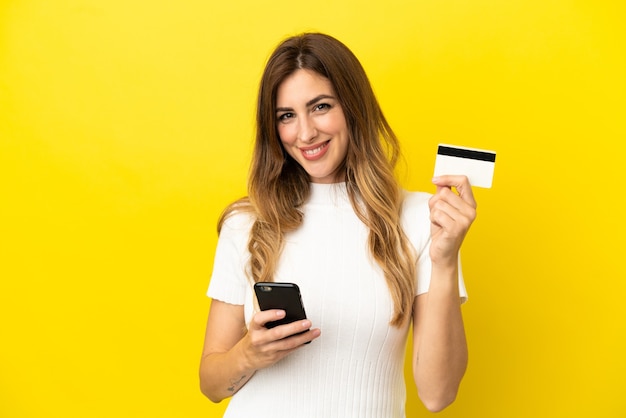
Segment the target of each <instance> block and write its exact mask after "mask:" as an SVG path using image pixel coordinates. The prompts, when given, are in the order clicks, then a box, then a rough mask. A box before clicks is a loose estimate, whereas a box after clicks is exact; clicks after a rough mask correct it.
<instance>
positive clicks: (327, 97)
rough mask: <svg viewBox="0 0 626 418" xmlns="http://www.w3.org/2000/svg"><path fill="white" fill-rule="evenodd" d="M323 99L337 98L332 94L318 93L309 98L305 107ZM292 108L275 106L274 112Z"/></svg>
mask: <svg viewBox="0 0 626 418" xmlns="http://www.w3.org/2000/svg"><path fill="white" fill-rule="evenodd" d="M324 99H333V100H337V99H336V98H335V97H334V96H331V95H329V94H320V95H319V96H316V97H314V98H313V99H311V100H309V101H308V102H306V107H309V106H312V105H314V104H315V103H317V102H319V101H321V100H324ZM291 110H293V109H292V108H290V107H277V108H276V112H288V111H291Z"/></svg>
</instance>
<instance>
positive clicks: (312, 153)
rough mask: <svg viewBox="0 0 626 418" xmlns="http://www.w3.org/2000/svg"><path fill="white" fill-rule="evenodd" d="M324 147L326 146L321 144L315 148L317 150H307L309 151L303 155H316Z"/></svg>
mask: <svg viewBox="0 0 626 418" xmlns="http://www.w3.org/2000/svg"><path fill="white" fill-rule="evenodd" d="M324 145H326V144H322V145H320V146H319V147H317V148H315V149H309V150H306V151H304V153H305V154H306V155H315V154H317V153H318V152H320V151H321V150H322V148H324Z"/></svg>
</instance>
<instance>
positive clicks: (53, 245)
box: [0, 0, 626, 418]
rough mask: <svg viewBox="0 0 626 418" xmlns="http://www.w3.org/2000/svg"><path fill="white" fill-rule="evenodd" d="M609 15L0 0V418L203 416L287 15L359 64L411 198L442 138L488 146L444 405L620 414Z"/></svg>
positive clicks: (614, 72) (563, 7)
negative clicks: (220, 299) (224, 270)
mask: <svg viewBox="0 0 626 418" xmlns="http://www.w3.org/2000/svg"><path fill="white" fill-rule="evenodd" d="M625 4H626V3H624V2H623V1H622V0H619V1H618V0H613V1H611V0H605V1H592V0H580V1H573V0H571V1H568V0H509V1H498V0H474V1H464V0H417V1H407V0H405V1H402V0H387V1H382V2H379V1H364V0H358V1H357V0H350V1H326V2H324V1H322V2H297V3H294V2H286V3H285V2H262V1H255V0H247V1H239V2H237V1H223V2H212V1H208V2H207V1H200V0H189V1H182V2H173V1H172V2H166V1H122V0H107V1H104V0H66V1H44V0H30V1H29V0H3V1H2V2H0V202H1V204H0V417H7V418H35V417H36V418H39V417H111V416H115V417H218V416H221V412H222V411H223V409H224V407H225V405H224V404H221V405H213V404H211V403H210V402H209V401H208V400H206V399H205V398H203V397H202V395H201V394H200V392H199V389H198V382H197V380H198V379H197V366H198V361H199V356H200V350H201V346H202V339H203V332H204V323H205V320H206V314H207V311H208V306H209V299H208V298H206V297H205V291H206V288H207V285H208V279H209V275H210V272H211V267H212V257H213V251H214V247H215V243H216V239H217V235H216V229H215V223H216V220H217V217H218V214H219V212H220V211H221V209H222V208H223V207H224V206H225V205H226V204H227V203H228V202H230V201H231V200H233V199H235V198H237V197H239V196H241V195H243V194H244V193H245V187H246V172H247V167H248V160H249V156H250V149H251V143H252V137H253V121H254V102H255V95H256V87H257V83H258V80H259V76H260V73H261V70H262V68H263V65H264V63H265V60H266V58H267V57H268V55H269V53H270V51H271V50H272V48H273V47H274V46H275V45H276V44H277V43H278V42H279V41H280V40H281V39H282V38H284V37H285V36H287V35H290V34H294V33H298V32H302V31H305V30H318V31H324V32H327V33H330V34H332V35H334V36H336V37H338V38H339V39H341V40H342V41H344V42H345V43H346V44H347V45H348V46H350V47H351V48H352V49H353V51H354V52H355V53H356V54H357V56H358V57H359V58H360V59H361V61H362V63H363V65H364V66H365V68H366V70H367V72H368V74H369V76H370V78H371V81H372V83H373V85H374V87H375V90H376V93H377V95H378V97H379V100H380V102H381V104H382V106H383V108H384V110H385V112H386V115H387V117H388V119H389V120H390V122H391V123H392V126H393V127H394V128H395V130H396V133H397V134H398V135H399V137H400V138H401V141H402V143H403V146H404V151H405V163H404V164H403V166H402V168H401V170H400V172H401V175H402V181H403V183H404V184H405V186H406V187H407V188H409V189H420V190H426V191H433V187H432V185H431V184H430V182H429V181H430V177H431V175H432V170H433V166H434V156H435V152H436V145H437V143H439V142H445V143H452V144H458V145H465V146H471V147H479V148H487V149H493V150H496V151H497V152H498V157H497V164H496V169H495V179H494V186H493V188H492V189H490V190H483V189H476V191H475V194H476V197H477V199H478V201H479V218H478V220H477V221H476V223H475V225H474V227H473V229H472V230H471V232H470V234H469V236H468V237H467V240H466V243H465V245H464V248H463V258H464V270H465V276H466V283H467V286H468V290H469V292H470V300H469V302H468V303H467V304H466V305H465V306H464V308H463V310H464V315H465V319H466V326H467V333H468V340H469V345H470V365H469V368H468V371H467V375H466V377H465V379H464V382H463V384H462V387H461V392H460V394H459V397H458V399H457V401H456V403H455V404H453V405H452V406H451V407H450V408H449V409H447V410H446V411H444V412H443V413H442V414H440V416H442V417H481V418H486V417H578V416H580V417H583V416H594V417H623V416H625V414H626V400H625V399H626V398H625V397H624V380H623V379H624V375H626V360H625V359H624V353H626V335H625V334H626V320H625V319H626V315H625V314H624V310H623V308H622V306H623V300H624V295H625V293H626V284H625V282H626V269H625V267H624V262H623V260H624V250H625V248H626V245H625V238H624V236H625V234H626V229H625V227H624V214H625V213H626V212H625V203H626V199H625V198H624V190H623V188H624V179H623V177H624V166H625V165H626V164H625V163H624V161H625V158H624V156H625V155H626V146H625V145H624V143H625V142H626V128H625V119H626V100H625V97H626V30H625V29H624V21H625V19H626V6H625ZM346 298H349V295H346ZM409 386H411V384H410V383H409ZM408 410H409V414H408V415H409V416H410V417H414V416H427V415H428V413H427V412H426V410H425V409H424V408H423V407H422V406H421V405H420V404H419V401H418V400H417V397H416V395H415V393H414V392H413V388H412V387H411V392H410V396H409V400H408Z"/></svg>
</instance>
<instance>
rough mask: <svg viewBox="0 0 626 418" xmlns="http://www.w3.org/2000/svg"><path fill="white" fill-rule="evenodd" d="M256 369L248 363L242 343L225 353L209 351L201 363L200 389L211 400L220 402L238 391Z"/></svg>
mask: <svg viewBox="0 0 626 418" xmlns="http://www.w3.org/2000/svg"><path fill="white" fill-rule="evenodd" d="M255 371H256V370H255V369H254V368H252V367H251V366H249V365H247V361H246V359H245V356H244V355H243V352H242V349H241V344H237V345H235V346H234V347H233V348H232V349H231V350H229V351H227V352H224V353H220V352H216V353H209V354H206V355H204V356H203V357H202V361H201V363H200V389H201V390H202V393H204V395H205V396H206V397H208V398H209V399H210V400H211V401H213V402H220V401H222V400H223V399H226V398H228V397H230V396H233V395H234V394H235V393H237V391H238V390H239V389H241V387H242V386H243V385H245V384H246V382H247V381H248V380H250V378H251V377H252V376H253V375H254V373H255Z"/></svg>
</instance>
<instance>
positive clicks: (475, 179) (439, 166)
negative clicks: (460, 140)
mask: <svg viewBox="0 0 626 418" xmlns="http://www.w3.org/2000/svg"><path fill="white" fill-rule="evenodd" d="M495 165H496V152H495V151H487V150H482V149H477V148H466V147H460V146H458V145H447V144H439V147H438V149H437V159H436V160H435V176H442V175H446V174H463V175H465V176H467V178H468V179H469V182H470V184H471V185H472V186H477V187H485V188H490V187H491V183H492V182H493V170H494V167H495Z"/></svg>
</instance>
